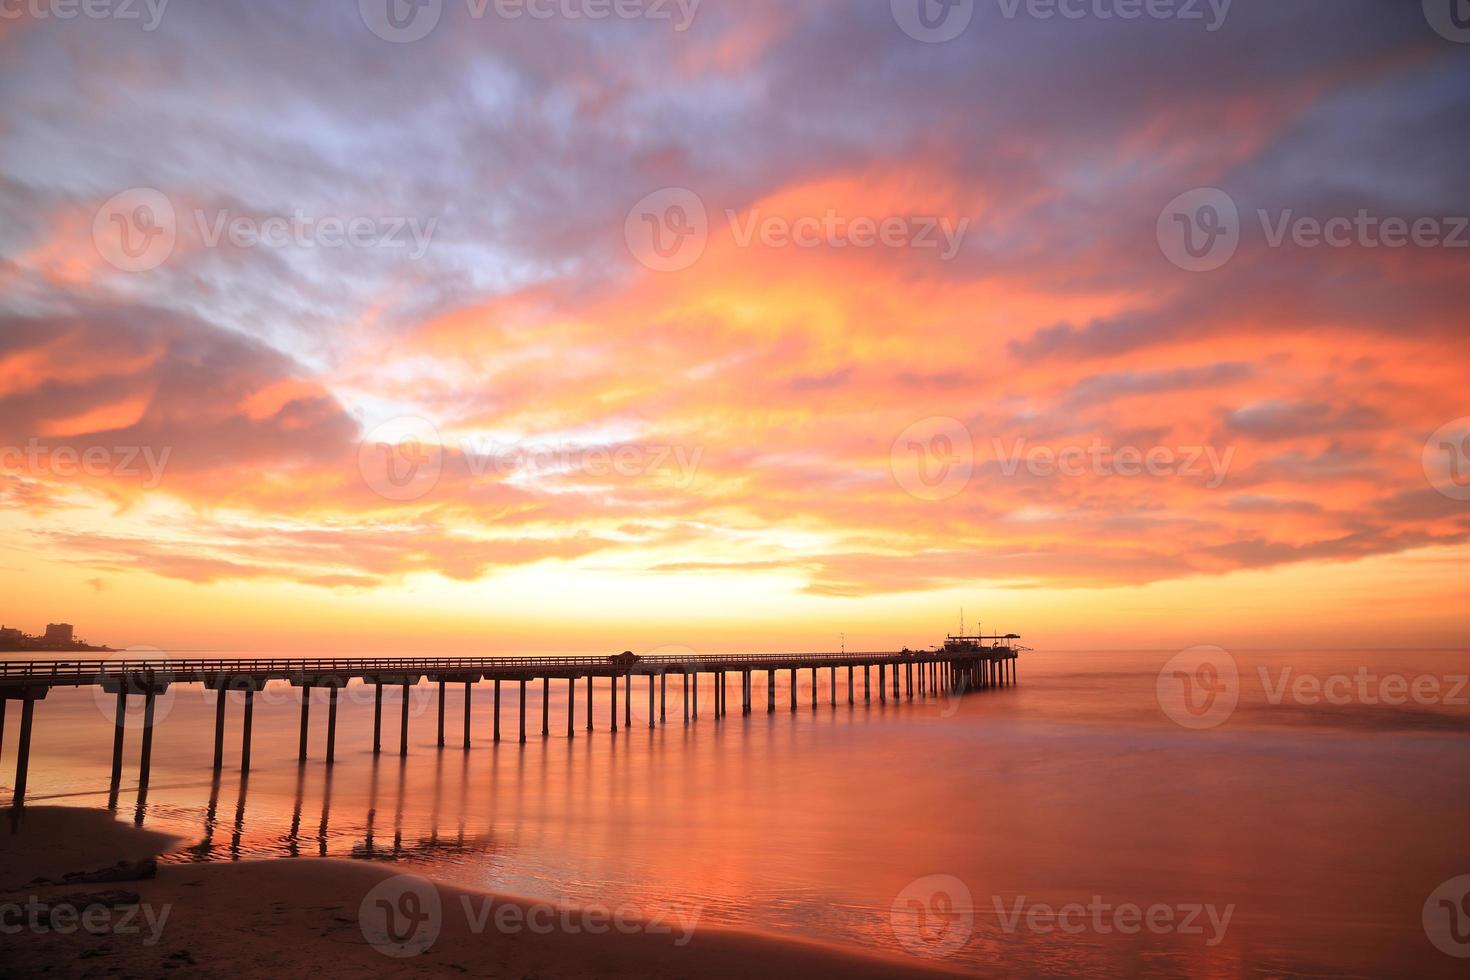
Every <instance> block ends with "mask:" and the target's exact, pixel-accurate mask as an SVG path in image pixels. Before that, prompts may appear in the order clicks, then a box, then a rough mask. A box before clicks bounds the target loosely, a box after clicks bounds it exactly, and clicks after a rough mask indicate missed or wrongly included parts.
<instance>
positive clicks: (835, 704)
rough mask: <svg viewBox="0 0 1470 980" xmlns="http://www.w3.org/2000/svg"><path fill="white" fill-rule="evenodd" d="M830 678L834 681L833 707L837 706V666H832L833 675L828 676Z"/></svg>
mask: <svg viewBox="0 0 1470 980" xmlns="http://www.w3.org/2000/svg"><path fill="white" fill-rule="evenodd" d="M828 680H830V681H831V682H832V707H834V708H835V707H837V668H836V667H833V668H831V676H830V677H829V678H828Z"/></svg>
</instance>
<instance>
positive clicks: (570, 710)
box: [567, 677, 577, 739]
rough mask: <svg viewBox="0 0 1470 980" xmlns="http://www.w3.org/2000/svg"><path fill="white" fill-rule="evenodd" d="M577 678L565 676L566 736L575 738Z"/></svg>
mask: <svg viewBox="0 0 1470 980" xmlns="http://www.w3.org/2000/svg"><path fill="white" fill-rule="evenodd" d="M576 718H577V678H576V677H568V678H567V738H569V739H571V738H576V737H577V732H576V727H577V726H576Z"/></svg>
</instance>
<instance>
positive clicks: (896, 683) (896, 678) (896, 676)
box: [893, 664, 899, 701]
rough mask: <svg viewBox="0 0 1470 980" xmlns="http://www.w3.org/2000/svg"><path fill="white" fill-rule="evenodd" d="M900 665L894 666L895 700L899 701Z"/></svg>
mask: <svg viewBox="0 0 1470 980" xmlns="http://www.w3.org/2000/svg"><path fill="white" fill-rule="evenodd" d="M898 697H899V695H898V664H894V665H893V700H895V701H897V700H898Z"/></svg>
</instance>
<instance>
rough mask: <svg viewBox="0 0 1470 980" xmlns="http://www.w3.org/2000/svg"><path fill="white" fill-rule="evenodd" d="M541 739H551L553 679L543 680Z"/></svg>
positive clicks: (544, 678) (546, 678) (545, 678)
mask: <svg viewBox="0 0 1470 980" xmlns="http://www.w3.org/2000/svg"><path fill="white" fill-rule="evenodd" d="M541 737H542V738H550V737H551V678H550V677H543V678H541Z"/></svg>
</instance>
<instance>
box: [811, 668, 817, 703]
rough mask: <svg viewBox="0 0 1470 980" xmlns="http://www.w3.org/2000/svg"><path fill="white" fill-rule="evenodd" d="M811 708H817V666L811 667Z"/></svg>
mask: <svg viewBox="0 0 1470 980" xmlns="http://www.w3.org/2000/svg"><path fill="white" fill-rule="evenodd" d="M812 710H813V711H816V710H817V668H815V667H813V668H812Z"/></svg>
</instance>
